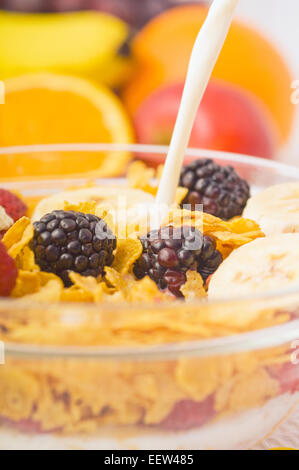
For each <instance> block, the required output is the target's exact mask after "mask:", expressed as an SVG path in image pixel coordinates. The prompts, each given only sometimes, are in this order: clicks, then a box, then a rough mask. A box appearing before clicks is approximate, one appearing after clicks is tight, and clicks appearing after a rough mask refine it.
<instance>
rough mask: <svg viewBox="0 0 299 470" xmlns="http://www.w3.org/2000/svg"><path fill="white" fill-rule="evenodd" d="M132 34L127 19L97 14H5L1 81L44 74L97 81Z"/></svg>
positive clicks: (0, 33)
mask: <svg viewBox="0 0 299 470" xmlns="http://www.w3.org/2000/svg"><path fill="white" fill-rule="evenodd" d="M128 33H129V29H128V26H127V25H126V23H124V22H123V21H122V20H120V19H118V18H116V17H114V16H112V15H108V14H105V13H99V12H95V11H85V12H74V13H47V14H43V13H40V14H30V13H29V14H26V13H12V12H5V11H0V50H1V61H0V79H4V78H8V77H11V76H14V75H20V74H24V73H33V72H39V71H43V72H44V71H51V72H63V73H68V74H74V75H76V74H78V75H81V76H90V77H91V76H96V75H97V73H98V70H100V69H101V67H102V66H103V67H104V64H108V65H109V63H110V62H111V60H112V59H113V58H114V57H115V56H117V51H118V50H119V48H120V46H121V45H122V44H123V43H124V42H125V40H126V39H127V37H128ZM98 78H99V80H100V78H101V77H100V76H99V77H98Z"/></svg>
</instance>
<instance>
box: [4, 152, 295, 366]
mask: <svg viewBox="0 0 299 470" xmlns="http://www.w3.org/2000/svg"><path fill="white" fill-rule="evenodd" d="M101 151H103V152H109V151H110V152H122V151H124V152H132V153H144V154H165V155H166V154H167V151H168V147H167V146H164V145H160V146H158V145H146V144H119V143H116V144H105V143H82V144H49V145H27V146H14V147H2V148H0V155H14V154H30V153H39V152H101ZM186 156H189V157H194V158H197V157H198V158H214V159H221V160H222V161H228V162H232V161H233V162H235V163H240V164H248V165H250V166H253V167H258V168H259V169H260V170H263V169H267V168H268V169H273V170H276V171H277V172H278V173H279V174H281V175H282V176H285V177H290V178H292V179H294V178H297V177H298V181H299V168H297V167H294V166H291V165H287V164H284V163H280V162H276V161H273V160H266V159H263V158H257V157H253V156H249V155H241V154H236V153H230V152H222V151H215V150H206V149H198V148H197V149H194V148H189V149H187V151H186ZM48 181H49V182H50V181H51V182H53V181H54V180H53V179H51V180H48ZM59 181H61V178H59ZM108 181H109V180H108ZM114 181H115V179H114ZM105 182H106V183H107V179H105ZM26 183H28V180H26ZM46 183H47V180H44V179H43V185H46ZM13 184H14V183H12V182H11V179H10V181H9V182H7V183H6V182H3V185H4V186H5V185H6V186H11V185H13ZM15 184H16V185H18V184H20V182H19V181H16V183H15ZM21 184H22V183H21ZM35 185H36V180H35ZM294 294H295V295H296V294H297V295H298V294H299V289H297V288H291V289H287V290H282V291H280V292H275V294H256V295H253V296H246V297H235V298H231V299H225V300H223V301H222V300H221V299H219V300H217V301H215V302H214V301H213V302H209V306H210V307H212V306H213V305H218V307H219V305H221V304H223V305H224V304H226V305H228V304H230V303H231V304H233V303H240V305H241V304H242V303H244V305H245V304H248V302H253V301H261V300H271V299H275V298H279V299H281V298H283V297H288V296H292V295H294ZM298 297H299V295H298ZM30 306H31V308H40V307H41V304H35V305H34V304H30ZM190 306H191V304H188V307H190ZM199 306H201V307H202V306H203V304H202V302H200V301H198V302H194V303H193V304H192V307H194V308H196V307H199ZM53 307H54V305H53V304H51V308H53ZM66 307H71V308H72V309H73V312H74V314H75V313H76V309H78V310H81V311H82V308H84V310H86V311H88V310H89V309H90V310H93V311H94V309H95V308H97V306H95V305H93V304H86V305H84V304H82V303H81V304H80V305H78V304H66V303H63V304H61V303H60V304H57V308H58V309H64V308H66ZM140 307H141V306H140V305H138V306H136V307H135V306H130V309H131V308H136V309H138V308H140ZM19 308H20V309H22V311H23V310H24V305H22V306H18V305H17V303H16V301H14V300H0V311H1V309H5V310H6V311H16V310H17V309H19ZM106 308H107V310H108V311H109V310H111V309H112V306H111V304H106V305H105V304H101V306H100V309H101V311H103V310H105V309H106ZM124 308H127V306H125V305H121V304H120V305H116V304H113V310H115V309H119V310H122V309H124ZM142 308H148V309H151V308H153V306H152V305H151V304H147V305H142ZM159 308H162V309H163V307H162V306H159ZM166 308H169V306H167V307H166ZM298 339H299V320H295V321H291V322H289V323H285V324H283V325H279V326H274V327H269V328H266V329H262V330H257V331H253V332H249V333H241V334H236V335H232V336H229V337H220V338H213V339H207V340H206V339H204V340H198V341H189V342H178V343H175V344H174V343H169V344H162V345H157V346H134V347H106V346H105V347H85V346H84V347H69V346H62V347H57V346H53V347H52V346H39V345H27V344H11V343H8V344H7V343H6V344H5V351H6V353H7V354H9V355H13V356H14V355H15V356H22V357H26V356H29V357H31V356H38V357H64V358H65V357H78V358H98V359H120V360H126V359H133V358H135V359H137V358H138V359H140V358H149V359H154V358H159V359H161V358H165V359H167V358H175V357H176V356H177V355H186V356H196V357H198V356H201V357H208V356H215V355H225V354H232V353H236V352H242V351H252V350H259V349H263V348H267V347H275V346H279V345H282V344H286V343H288V342H291V341H294V340H298Z"/></svg>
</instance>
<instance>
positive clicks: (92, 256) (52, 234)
mask: <svg viewBox="0 0 299 470" xmlns="http://www.w3.org/2000/svg"><path fill="white" fill-rule="evenodd" d="M31 248H32V249H33V251H34V254H35V259H36V262H37V264H38V265H39V267H40V268H41V270H42V271H46V272H50V273H54V274H57V276H59V277H60V278H61V279H62V280H63V282H64V284H65V286H67V287H68V286H70V285H71V281H70V279H69V272H70V271H75V272H77V273H80V274H81V275H82V276H94V277H97V276H99V275H100V274H103V272H104V267H105V266H110V265H111V264H112V262H113V259H114V257H113V251H114V250H115V248H116V238H115V236H114V235H113V233H112V232H111V230H110V229H109V228H108V226H107V225H106V223H105V222H104V221H103V220H102V219H99V218H98V217H96V216H95V215H90V214H83V213H81V212H75V211H62V210H57V211H54V212H51V213H50V214H47V215H45V216H44V217H42V218H41V219H40V221H39V222H35V223H34V238H33V240H32V242H31Z"/></svg>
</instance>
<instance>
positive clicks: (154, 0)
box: [52, 0, 205, 29]
mask: <svg viewBox="0 0 299 470" xmlns="http://www.w3.org/2000/svg"><path fill="white" fill-rule="evenodd" d="M52 1H55V2H56V3H57V4H59V3H61V5H63V0H52ZM180 1H182V2H184V1H185V0H89V3H88V6H89V8H95V9H97V10H101V11H106V12H107V13H110V14H112V15H116V16H119V17H120V18H122V19H123V20H124V21H126V22H128V23H129V24H130V25H131V26H133V28H134V29H138V28H140V27H141V26H143V25H144V24H145V23H147V22H148V21H149V20H150V19H151V18H153V17H154V16H156V15H158V14H159V13H162V12H163V11H164V10H166V9H167V8H172V7H174V6H177V5H178V3H180ZM81 3H82V0H81ZM188 3H197V4H198V3H205V2H202V1H200V0H193V2H192V0H191V1H189V2H188Z"/></svg>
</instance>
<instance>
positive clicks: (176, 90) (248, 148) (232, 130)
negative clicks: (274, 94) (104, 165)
mask: <svg viewBox="0 0 299 470" xmlns="http://www.w3.org/2000/svg"><path fill="white" fill-rule="evenodd" d="M182 92H183V84H173V85H169V86H166V87H162V88H160V89H159V90H157V91H156V92H154V93H153V94H152V95H150V96H149V97H148V98H147V99H146V100H145V102H144V103H143V104H142V105H141V106H140V107H139V109H138V110H137V112H136V113H135V115H134V124H135V129H136V134H137V139H138V141H139V142H141V143H147V144H169V142H170V137H171V134H172V131H173V127H174V124H175V120H176V116H177V113H178V109H179V104H180V100H181V95H182ZM271 119H272V118H271V117H269V115H268V112H267V111H265V109H264V107H263V105H261V104H260V103H259V102H258V101H257V99H256V98H255V97H254V96H251V95H249V93H248V92H246V91H245V90H242V89H240V88H239V87H236V86H235V85H231V84H228V83H224V82H220V81H218V80H217V81H215V80H214V81H211V82H210V84H209V85H208V88H207V91H206V93H205V95H204V98H203V100H202V103H201V105H200V108H199V110H198V113H197V117H196V120H195V124H194V127H193V131H192V134H191V138H190V143H189V146H190V147H199V148H205V149H212V150H225V151H228V152H235V153H244V154H247V155H255V156H258V157H264V158H272V157H273V156H274V153H275V147H276V142H277V137H276V134H275V130H276V127H275V126H272V125H271V124H272V121H271ZM141 157H142V155H141ZM144 158H146V156H144ZM150 158H151V162H150V163H151V164H159V163H161V156H158V155H156V156H154V155H151V156H150Z"/></svg>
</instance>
